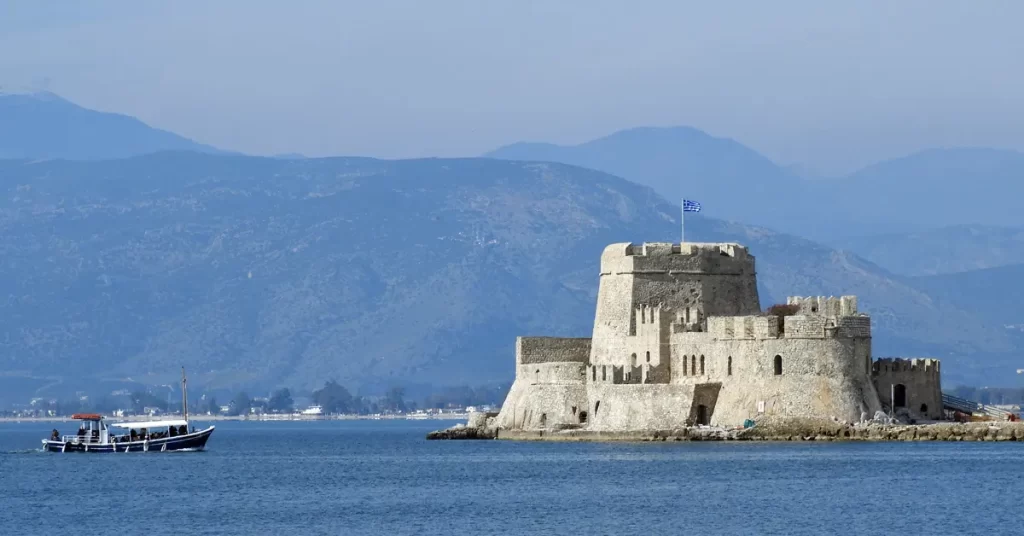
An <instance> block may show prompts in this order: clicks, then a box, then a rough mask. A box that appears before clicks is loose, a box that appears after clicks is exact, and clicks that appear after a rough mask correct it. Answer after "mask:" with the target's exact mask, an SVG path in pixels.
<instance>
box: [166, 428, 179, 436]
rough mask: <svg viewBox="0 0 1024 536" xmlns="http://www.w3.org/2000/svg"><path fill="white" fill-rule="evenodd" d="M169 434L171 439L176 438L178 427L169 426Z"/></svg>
mask: <svg viewBox="0 0 1024 536" xmlns="http://www.w3.org/2000/svg"><path fill="white" fill-rule="evenodd" d="M167 433H168V434H169V435H170V436H171V437H174V436H176V435H178V427H177V426H168V427H167Z"/></svg>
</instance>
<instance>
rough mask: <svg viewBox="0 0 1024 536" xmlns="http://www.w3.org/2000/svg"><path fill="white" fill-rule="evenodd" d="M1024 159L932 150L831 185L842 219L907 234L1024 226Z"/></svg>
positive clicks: (1000, 153)
mask: <svg viewBox="0 0 1024 536" xmlns="http://www.w3.org/2000/svg"><path fill="white" fill-rule="evenodd" d="M1022 178H1024V153H1019V152H1016V151H1004V150H997V149H976V148H961V149H932V150H928V151H922V152H920V153H916V154H912V155H910V156H906V157H903V158H897V159H894V160H888V161H885V162H881V163H878V164H875V165H872V166H869V167H867V168H864V169H862V170H860V171H858V172H856V173H854V174H853V175H850V176H849V177H846V178H843V179H841V180H838V181H829V184H828V186H829V187H828V189H827V190H826V192H827V194H828V195H829V196H830V197H831V198H832V199H833V200H834V201H835V205H834V206H836V207H837V208H838V207H842V209H841V211H839V210H837V214H838V215H839V216H841V217H845V218H854V219H856V220H860V221H886V222H889V223H891V224H892V225H894V226H897V227H899V228H904V229H914V228H916V229H918V230H922V229H926V228H928V227H938V226H948V225H954V224H982V225H998V226H1018V227H1019V226H1024V211H1021V207H1020V199H1024V179H1022Z"/></svg>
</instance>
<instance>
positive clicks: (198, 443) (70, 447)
mask: <svg viewBox="0 0 1024 536" xmlns="http://www.w3.org/2000/svg"><path fill="white" fill-rule="evenodd" d="M213 429H214V427H213V426H211V427H209V428H207V429H205V430H199V431H197V432H192V433H190V434H185V435H180V436H175V437H163V438H160V439H151V440H149V441H131V442H122V443H75V442H71V441H69V442H64V441H53V440H50V439H44V440H43V450H45V451H47V452H109V453H114V452H173V451H181V450H186V451H188V450H203V449H204V448H206V442H207V441H208V440H209V439H210V436H211V435H212V434H213Z"/></svg>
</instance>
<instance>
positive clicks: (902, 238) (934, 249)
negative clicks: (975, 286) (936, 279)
mask: <svg viewBox="0 0 1024 536" xmlns="http://www.w3.org/2000/svg"><path fill="white" fill-rule="evenodd" d="M837 245H839V246H841V247H843V248H846V249H849V250H851V251H854V252H855V253H857V254H858V255H860V256H862V257H864V258H866V259H868V260H870V261H872V262H874V263H876V264H878V265H880V266H882V267H884V268H885V269H887V270H889V271H891V272H894V273H898V274H903V275H912V276H917V275H935V274H947V273H954V272H966V271H970V270H979V269H983V268H994V267H997V266H1004V265H1009V264H1018V263H1024V227H994V226H986V225H955V226H950V227H941V228H938V229H929V230H926V231H921V232H916V233H896V234H885V235H873V236H865V237H856V238H848V239H845V240H841V241H838V242H837Z"/></svg>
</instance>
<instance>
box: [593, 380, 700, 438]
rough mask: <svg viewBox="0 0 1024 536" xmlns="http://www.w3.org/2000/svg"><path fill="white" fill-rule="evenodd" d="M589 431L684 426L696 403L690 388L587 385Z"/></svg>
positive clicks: (686, 386) (683, 386)
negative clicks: (693, 403)
mask: <svg viewBox="0 0 1024 536" xmlns="http://www.w3.org/2000/svg"><path fill="white" fill-rule="evenodd" d="M587 398H588V403H589V408H588V421H589V423H588V426H587V429H589V430H660V429H662V428H673V427H680V426H685V425H686V423H687V421H688V419H689V417H690V410H691V406H692V402H693V386H689V385H671V384H668V385H666V384H655V385H611V384H594V383H590V384H588V385H587Z"/></svg>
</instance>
